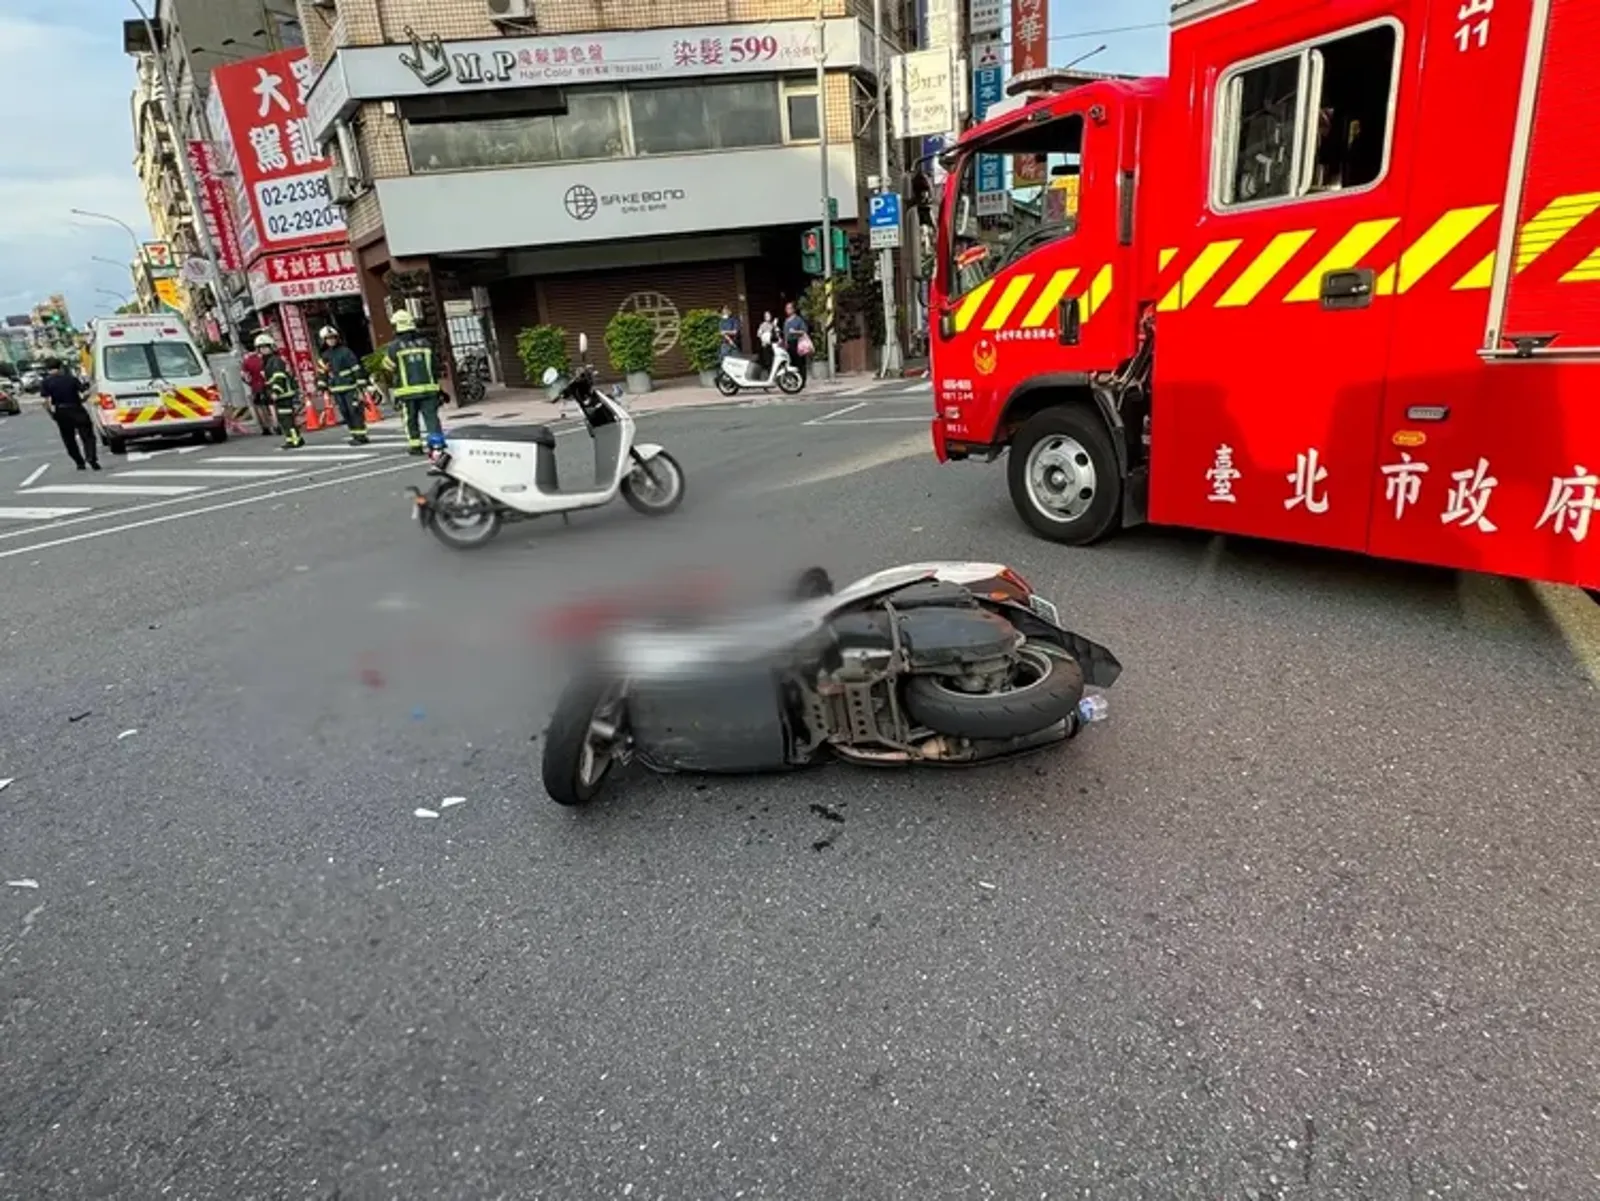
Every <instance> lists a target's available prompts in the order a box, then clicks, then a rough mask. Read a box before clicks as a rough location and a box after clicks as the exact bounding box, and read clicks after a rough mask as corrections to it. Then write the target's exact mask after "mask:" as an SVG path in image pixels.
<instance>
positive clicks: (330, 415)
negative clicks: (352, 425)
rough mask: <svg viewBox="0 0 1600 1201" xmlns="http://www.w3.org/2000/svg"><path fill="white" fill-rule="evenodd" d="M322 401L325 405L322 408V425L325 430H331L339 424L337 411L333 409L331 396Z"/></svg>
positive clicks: (339, 419)
mask: <svg viewBox="0 0 1600 1201" xmlns="http://www.w3.org/2000/svg"><path fill="white" fill-rule="evenodd" d="M323 399H324V401H325V403H324V404H323V406H322V424H323V426H324V427H325V428H327V429H332V428H333V427H334V426H336V425H338V424H340V421H341V418H340V417H339V411H338V410H337V409H336V408H334V407H333V398H332V397H331V396H329V397H324V398H323Z"/></svg>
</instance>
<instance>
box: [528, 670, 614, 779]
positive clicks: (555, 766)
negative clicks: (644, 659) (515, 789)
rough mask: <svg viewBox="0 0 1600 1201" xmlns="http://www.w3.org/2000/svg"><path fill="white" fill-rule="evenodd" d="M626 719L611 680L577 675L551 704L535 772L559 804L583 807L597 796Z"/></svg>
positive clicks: (612, 759)
mask: <svg viewBox="0 0 1600 1201" xmlns="http://www.w3.org/2000/svg"><path fill="white" fill-rule="evenodd" d="M625 720H626V713H625V704H624V700H623V695H622V691H621V689H620V688H618V687H617V686H616V684H615V683H613V682H611V681H607V680H603V679H597V678H594V677H590V676H582V675H580V676H578V677H577V678H575V679H574V680H572V682H571V683H569V684H568V685H567V687H566V689H565V691H563V692H562V694H561V699H560V700H558V701H557V702H556V708H555V712H554V713H553V714H551V716H550V725H549V728H548V729H546V730H545V736H544V756H543V762H542V763H541V765H540V775H541V776H542V777H543V780H544V790H545V792H547V793H549V794H550V799H551V800H552V801H554V802H555V803H556V804H558V805H567V806H575V805H587V804H588V803H589V802H590V801H592V800H594V799H595V797H597V796H599V795H600V791H601V789H602V788H603V787H604V786H605V784H606V781H607V779H608V778H609V777H610V775H611V769H612V768H613V767H614V766H615V765H616V753H615V749H616V745H617V742H618V739H619V737H620V736H621V723H622V722H624V721H625Z"/></svg>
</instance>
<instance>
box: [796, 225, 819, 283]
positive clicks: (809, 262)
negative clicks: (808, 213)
mask: <svg viewBox="0 0 1600 1201" xmlns="http://www.w3.org/2000/svg"><path fill="white" fill-rule="evenodd" d="M800 266H801V267H802V268H803V269H804V270H805V273H806V274H807V275H821V274H822V230H821V229H820V228H817V227H812V228H811V229H808V230H806V232H805V233H803V234H801V235H800Z"/></svg>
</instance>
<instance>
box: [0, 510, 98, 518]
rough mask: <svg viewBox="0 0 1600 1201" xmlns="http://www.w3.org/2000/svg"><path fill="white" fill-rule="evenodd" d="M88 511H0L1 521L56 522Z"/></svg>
mask: <svg viewBox="0 0 1600 1201" xmlns="http://www.w3.org/2000/svg"><path fill="white" fill-rule="evenodd" d="M88 511H89V510H88V509H21V508H16V509H0V520H10V521H54V520H55V519H56V518H57V517H71V516H72V515H73V514H74V513H87V512H88Z"/></svg>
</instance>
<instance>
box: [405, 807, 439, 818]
mask: <svg viewBox="0 0 1600 1201" xmlns="http://www.w3.org/2000/svg"><path fill="white" fill-rule="evenodd" d="M411 816H412V817H438V816H439V815H438V813H436V812H435V811H434V810H432V809H418V810H416V811H415V812H413V813H412V815H411Z"/></svg>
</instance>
